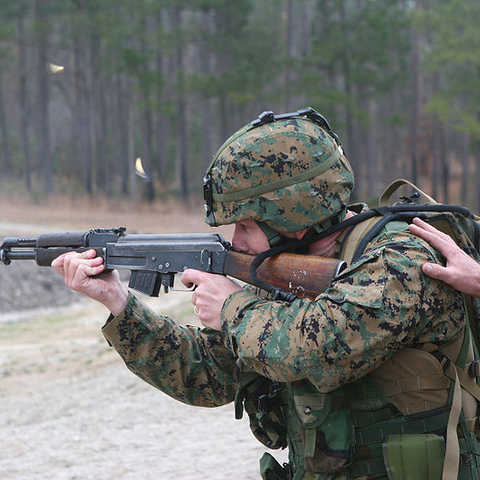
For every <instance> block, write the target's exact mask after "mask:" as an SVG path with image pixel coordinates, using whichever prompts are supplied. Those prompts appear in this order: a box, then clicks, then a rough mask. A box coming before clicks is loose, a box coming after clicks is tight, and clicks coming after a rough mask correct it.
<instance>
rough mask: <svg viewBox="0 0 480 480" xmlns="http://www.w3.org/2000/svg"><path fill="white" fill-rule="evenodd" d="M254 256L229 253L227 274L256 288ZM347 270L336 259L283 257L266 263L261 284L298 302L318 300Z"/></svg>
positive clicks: (259, 274) (277, 257)
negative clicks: (251, 268)
mask: <svg viewBox="0 0 480 480" xmlns="http://www.w3.org/2000/svg"><path fill="white" fill-rule="evenodd" d="M254 258H255V256H254V255H246V254H244V253H238V252H235V251H233V250H232V251H229V252H228V253H227V261H226V262H225V274H226V275H229V276H231V277H234V278H237V279H238V280H241V281H243V282H245V283H249V284H252V285H254V282H253V281H252V279H251V277H250V265H251V263H252V261H253V259H254ZM343 268H345V262H343V261H341V260H337V259H334V258H327V257H316V256H313V255H298V254H296V253H280V254H278V255H275V256H274V257H271V258H268V259H267V260H265V261H264V262H263V263H262V264H261V265H260V266H259V267H258V270H257V275H258V278H260V280H264V281H266V282H269V283H271V284H272V285H274V286H275V287H277V288H279V289H280V290H282V291H283V292H288V293H292V294H293V295H295V296H296V297H298V298H310V299H312V300H313V299H315V298H316V297H317V296H318V295H319V294H320V293H322V292H324V291H325V290H326V289H327V288H328V287H329V285H330V283H331V282H332V280H333V279H334V278H335V277H336V276H337V275H338V274H339V273H340V272H341V271H342V270H343Z"/></svg>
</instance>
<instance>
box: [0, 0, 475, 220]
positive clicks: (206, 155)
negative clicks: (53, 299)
mask: <svg viewBox="0 0 480 480" xmlns="http://www.w3.org/2000/svg"><path fill="white" fill-rule="evenodd" d="M479 24H480V2H479V1H478V0H234V1H233V0H15V1H13V2H12V1H11V0H0V53H1V56H0V194H9V193H22V192H24V193H25V194H26V195H28V196H30V197H31V198H33V199H34V200H37V201H38V200H39V199H41V198H43V197H44V196H46V195H51V194H53V193H58V194H69V195H85V194H86V195H89V196H91V197H97V196H109V197H111V198H115V197H119V196H123V197H125V198H133V199H141V198H145V199H146V200H148V201H153V200H155V199H162V198H166V197H171V196H181V197H182V198H185V199H189V198H190V199H192V198H193V199H195V198H198V197H199V196H200V195H201V189H202V181H201V180H202V177H203V173H204V171H205V168H206V166H207V165H208V164H209V162H210V160H211V158H212V156H213V154H214V152H215V150H216V149H217V148H218V146H219V145H220V144H221V143H223V141H224V140H225V139H226V138H227V137H228V136H229V135H230V134H231V133H233V132H234V131H235V130H236V129H238V128H239V127H241V126H242V125H243V124H245V123H246V122H248V121H250V120H252V119H254V118H255V117H256V116H257V115H258V114H259V113H261V112H262V111H263V110H273V111H275V112H276V113H283V112H286V111H292V110H297V109H299V108H302V107H305V106H312V107H313V108H315V109H316V110H317V111H319V112H320V113H322V114H323V115H324V116H326V118H327V119H328V120H329V121H330V123H331V125H332V127H333V130H334V131H336V132H337V133H338V135H339V136H340V139H341V140H342V142H343V144H344V147H345V150H346V153H347V156H348V158H349V160H350V162H351V163H352V166H353V168H354V170H355V172H356V184H357V186H356V199H362V200H368V199H373V198H375V197H376V196H378V194H379V192H380V191H381V190H382V188H383V187H384V186H385V185H386V184H387V183H389V182H390V181H392V180H394V179H395V178H397V177H404V178H407V179H409V180H411V181H413V182H415V183H417V184H419V185H420V186H421V187H422V188H424V189H425V190H426V191H428V192H429V193H430V194H432V195H433V196H434V197H436V198H437V199H439V200H441V201H445V202H455V203H461V204H463V205H467V206H469V207H470V208H472V209H473V210H474V211H476V212H480V189H479V188H478V185H479V184H480V182H479V179H480V159H479V154H480V108H479V106H480V103H479V96H480V29H479V28H478V25H479ZM137 158H141V159H142V164H143V167H144V170H145V171H146V173H147V178H146V179H143V180H141V179H140V178H139V177H138V176H136V175H135V173H134V163H135V159H137Z"/></svg>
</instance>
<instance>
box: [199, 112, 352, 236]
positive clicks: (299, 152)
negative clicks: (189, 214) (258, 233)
mask: <svg viewBox="0 0 480 480" xmlns="http://www.w3.org/2000/svg"><path fill="white" fill-rule="evenodd" d="M353 185H354V178H353V172H352V169H351V167H350V164H349V163H348V160H347V159H346V157H345V155H344V153H343V150H342V147H341V144H340V142H339V140H338V137H337V136H336V134H335V133H334V132H332V130H331V128H330V126H329V124H328V122H327V121H326V120H325V118H324V117H322V116H321V115H320V114H319V113H317V112H316V111H315V110H313V109H312V108H305V109H303V110H299V111H298V112H294V113H289V114H283V115H274V114H273V112H264V113H263V114H262V115H260V116H259V117H258V119H257V120H254V121H253V122H251V123H249V124H247V125H246V126H245V127H243V128H242V129H240V130H239V131H238V132H236V133H235V134H234V135H232V136H231V137H230V138H229V139H228V140H227V141H226V142H225V143H224V144H223V145H222V146H221V147H220V149H219V150H218V152H217V153H216V154H215V156H214V158H213V161H212V163H211V164H210V167H209V168H208V170H207V173H206V176H205V178H204V193H205V210H206V218H205V221H206V223H208V224H209V225H211V226H218V225H226V224H230V223H235V222H241V221H246V220H254V221H256V222H257V223H258V224H259V225H260V226H261V227H262V229H263V231H264V232H265V233H266V234H267V237H268V236H269V234H268V232H267V231H266V229H269V230H271V231H273V232H278V233H280V234H284V233H287V232H295V231H298V230H302V229H303V228H305V227H315V230H316V231H317V232H321V231H322V230H324V229H326V228H328V227H329V226H330V225H331V224H333V223H337V222H338V221H341V220H343V217H344V216H345V212H346V203H347V202H348V199H349V197H350V193H351V191H352V189H353Z"/></svg>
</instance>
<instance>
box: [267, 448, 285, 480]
mask: <svg viewBox="0 0 480 480" xmlns="http://www.w3.org/2000/svg"><path fill="white" fill-rule="evenodd" d="M260 476H261V477H262V480H290V479H291V478H292V472H291V469H290V466H289V465H284V466H283V467H282V466H281V465H280V464H279V463H278V462H277V460H276V459H275V458H274V457H272V455H270V454H269V453H264V454H263V455H262V458H261V459H260Z"/></svg>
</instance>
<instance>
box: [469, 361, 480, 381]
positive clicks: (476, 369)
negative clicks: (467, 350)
mask: <svg viewBox="0 0 480 480" xmlns="http://www.w3.org/2000/svg"><path fill="white" fill-rule="evenodd" d="M468 373H469V374H470V375H471V376H472V377H474V378H478V377H480V360H474V361H473V362H472V363H471V364H470V366H469V367H468Z"/></svg>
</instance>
